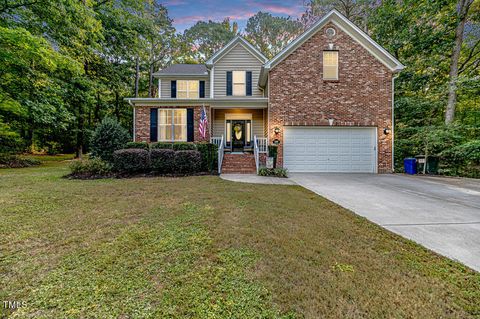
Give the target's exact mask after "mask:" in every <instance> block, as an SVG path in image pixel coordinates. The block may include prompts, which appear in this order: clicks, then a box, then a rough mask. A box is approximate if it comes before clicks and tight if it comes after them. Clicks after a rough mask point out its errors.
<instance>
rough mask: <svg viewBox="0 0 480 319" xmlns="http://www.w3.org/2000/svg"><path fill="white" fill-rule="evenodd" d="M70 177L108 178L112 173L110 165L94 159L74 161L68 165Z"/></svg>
mask: <svg viewBox="0 0 480 319" xmlns="http://www.w3.org/2000/svg"><path fill="white" fill-rule="evenodd" d="M70 171H71V174H70V176H74V177H79V178H90V177H94V176H108V175H109V174H110V173H111V172H112V164H110V163H107V162H105V161H103V160H101V159H100V158H98V157H94V158H91V159H87V160H75V161H73V162H71V163H70Z"/></svg>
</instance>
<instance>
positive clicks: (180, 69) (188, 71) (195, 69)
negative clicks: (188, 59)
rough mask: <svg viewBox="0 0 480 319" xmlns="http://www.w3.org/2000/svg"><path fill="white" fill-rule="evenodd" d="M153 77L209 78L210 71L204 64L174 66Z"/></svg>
mask: <svg viewBox="0 0 480 319" xmlns="http://www.w3.org/2000/svg"><path fill="white" fill-rule="evenodd" d="M153 75H154V76H157V77H162V76H170V75H192V76H208V70H207V67H206V66H205V65H204V64H172V65H170V66H169V67H166V68H165V69H162V70H160V71H158V72H156V73H154V74H153Z"/></svg>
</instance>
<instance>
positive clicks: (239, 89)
mask: <svg viewBox="0 0 480 319" xmlns="http://www.w3.org/2000/svg"><path fill="white" fill-rule="evenodd" d="M232 78H233V79H232V80H233V81H232V82H233V95H236V96H245V95H246V92H247V91H246V83H245V82H246V72H245V71H233V72H232Z"/></svg>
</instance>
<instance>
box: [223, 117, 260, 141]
mask: <svg viewBox="0 0 480 319" xmlns="http://www.w3.org/2000/svg"><path fill="white" fill-rule="evenodd" d="M231 120H243V121H250V137H251V138H253V116H252V113H225V120H224V122H223V124H224V126H223V127H224V131H225V142H224V145H225V146H227V134H228V133H227V132H228V130H227V121H231ZM245 129H246V125H245ZM229 142H231V137H230V141H229Z"/></svg>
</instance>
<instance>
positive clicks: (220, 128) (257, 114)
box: [212, 109, 264, 138]
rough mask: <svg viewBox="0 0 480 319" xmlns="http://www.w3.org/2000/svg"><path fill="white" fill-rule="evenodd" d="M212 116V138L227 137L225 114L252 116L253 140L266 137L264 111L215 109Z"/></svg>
mask: <svg viewBox="0 0 480 319" xmlns="http://www.w3.org/2000/svg"><path fill="white" fill-rule="evenodd" d="M212 112H214V114H213V115H212V116H213V117H214V119H213V125H212V136H215V137H217V136H218V137H220V136H222V135H225V113H235V114H238V113H243V114H252V138H253V136H255V135H257V137H263V136H264V120H263V109H256V110H255V109H254V110H241V109H214V110H213V111H212Z"/></svg>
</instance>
